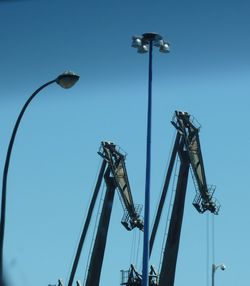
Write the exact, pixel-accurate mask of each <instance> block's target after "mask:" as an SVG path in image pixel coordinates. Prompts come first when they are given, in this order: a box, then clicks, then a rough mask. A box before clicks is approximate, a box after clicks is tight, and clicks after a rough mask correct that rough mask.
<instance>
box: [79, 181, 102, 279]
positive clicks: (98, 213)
mask: <svg viewBox="0 0 250 286" xmlns="http://www.w3.org/2000/svg"><path fill="white" fill-rule="evenodd" d="M104 190H105V184H104V183H103V182H102V186H101V196H100V199H99V204H98V210H97V214H96V219H95V226H94V230H93V234H92V239H91V245H90V248H89V253H88V259H87V266H86V269H85V275H84V280H83V281H84V284H85V282H86V279H87V275H88V270H89V264H90V259H91V254H92V251H93V246H94V242H95V237H96V233H97V228H98V223H99V219H100V216H101V209H102V205H103V201H104V194H105V191H104Z"/></svg>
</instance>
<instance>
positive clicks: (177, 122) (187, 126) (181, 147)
mask: <svg viewBox="0 0 250 286" xmlns="http://www.w3.org/2000/svg"><path fill="white" fill-rule="evenodd" d="M171 123H172V124H173V126H174V127H175V128H176V130H177V134H176V138H175V143H174V146H173V150H172V153H171V157H170V162H169V166H168V169H167V173H166V177H165V182H164V186H163V190H162V193H161V198H160V201H159V205H158V208H157V212H156V217H155V220H154V223H153V228H152V232H151V236H150V241H149V253H150V255H151V253H152V249H153V245H154V241H155V237H156V234H157V229H158V226H159V223H160V218H161V215H162V210H163V206H164V203H165V200H166V195H167V191H168V187H169V183H170V179H171V176H172V173H173V167H174V163H175V161H176V159H177V155H178V157H179V160H180V167H179V170H178V180H177V185H176V192H175V197H174V203H173V208H172V212H171V218H170V223H169V228H168V234H167V239H166V241H165V246H164V253H163V260H162V264H161V269H160V270H159V274H157V272H156V271H155V269H153V268H152V266H151V269H150V273H149V285H150V286H153V285H159V286H173V285H174V279H175V270H176V263H177V256H178V250H179V242H180V235H181V227H182V220H183V214H184V205H185V197H186V189H187V182H188V175H189V169H191V170H192V175H193V179H194V183H195V189H196V195H195V198H194V200H193V205H194V207H195V208H196V210H197V211H198V212H199V213H204V212H206V211H210V212H211V213H213V214H215V215H217V214H218V213H219V209H220V204H219V203H218V201H217V200H216V199H215V198H214V197H213V194H214V190H215V187H214V186H212V187H209V186H208V185H207V181H206V175H205V169H204V163H203V158H202V152H201V145H200V139H199V131H200V127H199V126H197V124H195V120H194V118H193V117H192V116H191V115H190V114H189V113H187V112H182V111H175V114H174V117H173V120H172V121H171ZM152 269H153V270H152ZM131 277H132V278H133V279H131ZM121 285H125V286H136V285H141V275H140V274H139V273H138V271H136V269H135V267H134V265H131V266H130V269H129V270H128V271H122V282H121Z"/></svg>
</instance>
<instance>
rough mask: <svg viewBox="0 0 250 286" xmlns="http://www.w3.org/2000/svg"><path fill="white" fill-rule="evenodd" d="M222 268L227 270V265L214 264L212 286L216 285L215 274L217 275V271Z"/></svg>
mask: <svg viewBox="0 0 250 286" xmlns="http://www.w3.org/2000/svg"><path fill="white" fill-rule="evenodd" d="M218 268H220V269H221V270H223V271H224V270H226V265H225V264H219V265H215V264H212V286H214V276H215V271H216V270H217V269H218Z"/></svg>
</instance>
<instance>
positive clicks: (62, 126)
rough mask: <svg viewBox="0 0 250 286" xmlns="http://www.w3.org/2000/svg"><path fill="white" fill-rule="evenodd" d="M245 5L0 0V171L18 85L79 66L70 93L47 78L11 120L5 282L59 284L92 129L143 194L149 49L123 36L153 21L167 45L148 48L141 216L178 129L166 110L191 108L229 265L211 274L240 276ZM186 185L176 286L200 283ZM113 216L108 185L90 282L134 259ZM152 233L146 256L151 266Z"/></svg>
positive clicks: (92, 170)
mask: <svg viewBox="0 0 250 286" xmlns="http://www.w3.org/2000/svg"><path fill="white" fill-rule="evenodd" d="M249 9H250V4H249V1H244V0H238V1H232V0H227V1H226V0H220V1H215V0H211V1H204V0H199V1H198V0H189V1H169V0H168V1H163V0H159V1H158V0H157V1H149V0H144V1H141V0H138V1H132V0H128V1H119V0H116V1H114V0H106V1H99V0H96V1H90V0H86V1H80V0H70V1H66V0H60V1H59V0H30V1H21V0H20V1H9V3H8V1H3V2H2V1H0V35H1V45H0V62H1V71H0V74H1V85H0V162H1V171H2V168H3V164H4V160H5V154H6V150H7V145H8V140H9V138H10V135H11V130H12V128H13V125H14V122H15V120H16V117H17V115H18V113H19V111H20V109H21V107H22V105H23V104H24V102H25V100H26V99H27V98H28V96H29V95H30V94H31V93H32V92H33V91H34V90H35V89H36V88H38V87H39V86H40V85H41V84H43V83H45V82H47V81H49V80H51V79H53V78H54V77H56V76H57V75H58V74H59V73H61V72H62V71H64V70H68V69H71V70H74V71H75V72H77V73H79V74H80V75H81V79H80V81H79V83H78V84H77V85H76V86H75V87H74V88H72V89H70V90H62V89H60V88H59V87H58V86H56V85H54V86H50V87H48V88H47V89H46V90H44V91H43V92H42V93H40V94H39V96H38V97H37V98H36V99H35V100H34V102H32V105H31V106H30V108H29V110H27V113H26V114H25V117H24V119H23V121H22V124H21V126H20V129H19V133H18V136H17V138H16V142H15V146H14V150H13V154H12V161H11V165H10V171H9V181H8V197H7V222H6V239H5V249H4V254H5V256H4V258H5V268H6V271H7V274H8V277H9V281H10V282H11V283H10V285H13V286H22V285H26V286H31V285H34V284H36V285H37V286H40V285H41V286H42V285H47V284H49V283H52V284H53V283H56V281H57V279H58V278H62V279H63V280H64V281H67V279H68V276H69V270H70V266H71V263H72V259H73V256H74V252H75V249H76V245H77V242H78V238H79V234H80V231H81V228H82V224H83V221H84V215H85V214H86V211H87V207H88V203H89V199H90V197H91V194H92V191H93V186H94V184H95V179H96V174H97V173H98V167H99V165H100V161H101V160H100V158H99V157H98V155H97V150H98V148H99V145H100V142H101V141H102V140H111V141H114V142H115V143H116V144H118V145H120V146H121V147H122V148H123V149H124V150H125V151H126V152H127V153H128V157H127V169H128V174H129V179H130V184H131V187H132V191H133V196H134V200H135V201H136V202H137V203H140V204H143V200H144V180H145V145H146V143H145V138H146V103H147V66H148V57H147V55H139V54H137V53H136V50H134V49H132V48H130V45H131V36H132V35H134V34H141V33H144V32H150V31H154V32H158V33H160V34H161V35H163V36H164V37H165V38H166V39H167V40H168V41H169V42H170V44H171V53H170V54H167V55H165V54H160V53H158V51H156V50H155V53H154V76H153V77H154V78H153V134H152V136H153V139H152V205H151V207H152V213H151V218H153V213H154V209H155V206H156V203H157V200H158V198H159V194H160V191H161V187H162V183H163V180H164V175H165V169H166V166H167V162H168V157H169V154H170V152H171V144H172V140H173V137H174V134H175V131H174V128H173V127H172V126H171V124H170V120H171V118H172V114H173V112H174V110H176V109H177V110H184V111H188V112H189V113H191V114H193V115H194V116H195V117H196V118H197V119H198V121H199V122H201V124H202V129H201V134H200V136H201V144H202V151H203V157H204V163H205V168H206V173H207V181H208V183H210V184H214V185H216V186H217V189H216V195H215V196H216V197H217V198H218V199H219V201H220V202H221V204H222V208H221V213H220V215H219V216H217V217H215V263H221V262H224V263H225V264H226V265H227V270H226V271H225V272H221V271H218V272H217V273H216V284H217V285H227V286H234V285H247V283H248V281H249V275H248V271H249V266H248V264H249V256H250V251H249V247H248V242H249V240H250V231H249V226H248V224H249V211H248V209H249V203H248V202H249V201H250V195H249V182H248V180H249V163H250V154H249V150H248V146H249V143H250V135H249V130H248V129H249V106H250V96H249V95H250V84H249V76H250V58H249V50H250V37H249V26H250V17H249ZM194 195H195V190H194V186H193V183H192V180H191V178H190V181H189V186H188V192H187V200H186V208H185V215H184V221H183V231H182V237H181V245H180V251H179V258H178V264H177V272H176V283H175V285H176V286H181V285H184V284H190V285H193V286H201V285H204V286H207V268H206V267H207V255H206V251H207V240H206V222H207V215H206V214H205V215H200V214H198V213H197V211H196V210H195V209H194V208H193V206H192V200H193V198H194ZM122 215H123V211H122V208H121V206H120V202H119V199H118V197H117V196H116V198H115V204H114V209H113V214H112V220H111V226H110V231H109V239H108V245H107V250H106V256H105V261H104V267H103V273H102V281H101V286H102V285H103V286H104V285H110V286H117V285H119V283H120V273H119V271H120V269H127V268H128V267H129V265H130V263H131V262H133V261H130V257H131V256H132V257H133V256H134V257H135V254H134V255H131V254H130V253H131V245H132V241H133V236H134V234H132V233H128V232H126V230H125V229H124V228H123V227H122V226H121V225H120V219H121V217H122ZM92 227H93V225H92ZM136 235H137V236H136V237H137V239H138V236H139V234H138V233H137V234H136ZM162 238H163V233H160V234H159V237H158V239H157V245H156V249H155V250H154V251H155V254H154V255H153V257H152V261H151V263H152V264H155V265H156V266H158V263H159V256H160V251H161V239H162ZM90 240H91V236H90V235H89V236H88V242H89V241H90ZM141 240H142V237H141ZM88 250H89V244H87V245H86V247H85V248H84V250H83V255H82V259H81V263H80V265H79V269H78V272H77V279H81V280H83V278H84V274H85V267H86V260H87V256H88ZM137 262H138V261H137ZM211 263H212V261H211V259H210V261H209V266H210V264H211ZM137 265H138V268H140V262H139V263H138V264H137Z"/></svg>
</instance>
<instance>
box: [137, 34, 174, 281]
mask: <svg viewBox="0 0 250 286" xmlns="http://www.w3.org/2000/svg"><path fill="white" fill-rule="evenodd" d="M153 46H155V47H158V48H159V51H160V52H162V53H168V52H169V51H170V48H169V43H168V42H166V41H165V40H164V39H163V37H162V36H161V35H159V34H156V33H145V34H143V35H142V36H133V37H132V47H133V48H136V49H137V52H138V53H140V54H143V53H147V52H148V51H149V71H148V113H147V150H146V180H145V206H144V234H143V267H142V286H147V285H148V261H149V215H150V169H151V118H152V54H153Z"/></svg>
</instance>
